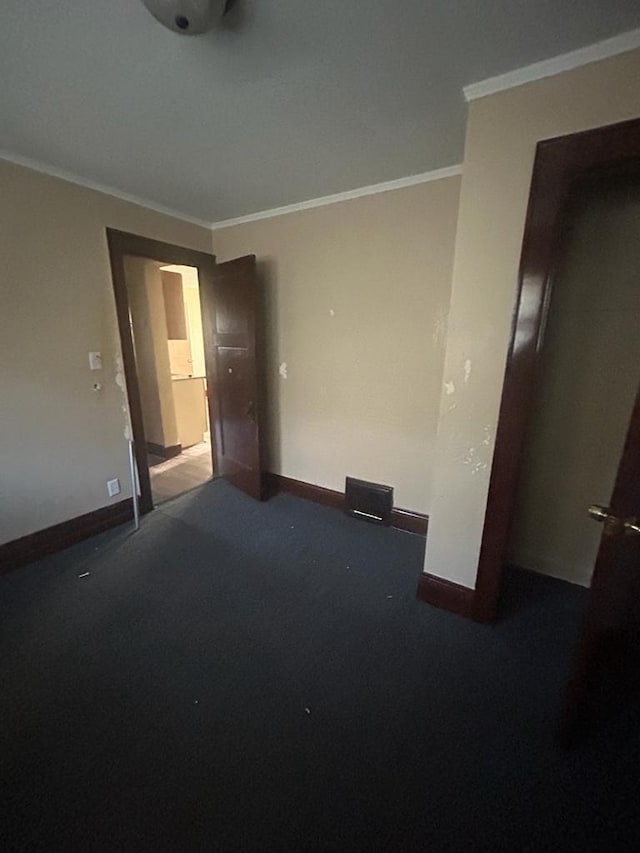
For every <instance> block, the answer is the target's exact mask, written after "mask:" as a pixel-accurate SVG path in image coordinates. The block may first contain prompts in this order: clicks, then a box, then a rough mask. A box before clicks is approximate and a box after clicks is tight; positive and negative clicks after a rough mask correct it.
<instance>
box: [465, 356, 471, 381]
mask: <svg viewBox="0 0 640 853" xmlns="http://www.w3.org/2000/svg"><path fill="white" fill-rule="evenodd" d="M470 376H471V359H470V358H468V359H467V360H466V361H465V363H464V384H465V385H466V384H467V382H468V381H469V377H470Z"/></svg>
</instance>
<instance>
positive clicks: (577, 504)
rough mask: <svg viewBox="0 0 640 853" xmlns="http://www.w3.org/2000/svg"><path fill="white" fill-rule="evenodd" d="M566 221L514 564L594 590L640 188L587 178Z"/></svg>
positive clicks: (627, 352) (620, 415)
mask: <svg viewBox="0 0 640 853" xmlns="http://www.w3.org/2000/svg"><path fill="white" fill-rule="evenodd" d="M565 219H566V223H567V227H566V228H565V235H564V240H563V249H562V252H561V254H560V258H559V263H558V268H557V272H556V274H555V275H554V280H553V288H552V292H551V298H550V300H549V305H548V312H547V318H546V326H545V330H544V334H543V336H542V340H541V350H540V361H539V378H538V382H537V386H536V390H535V394H534V400H533V406H532V416H531V420H530V424H529V428H528V431H527V437H526V440H525V445H524V453H523V461H522V465H521V472H520V477H519V481H518V491H517V495H516V500H515V505H514V515H513V523H512V529H511V533H510V537H509V543H508V550H507V563H508V564H511V565H514V566H517V567H519V568H524V569H528V570H530V571H534V572H537V573H541V574H545V575H550V576H552V577H555V578H559V579H561V580H564V581H568V582H569V583H573V584H579V585H580V586H584V587H589V586H590V584H591V577H592V573H593V569H594V565H595V563H596V557H597V555H598V549H599V547H600V538H601V534H602V529H601V527H600V526H599V525H598V524H594V521H593V519H592V518H590V516H589V513H588V509H589V506H590V505H594V504H596V505H602V506H608V505H609V504H610V501H611V496H612V493H613V490H614V485H615V482H616V475H617V472H618V465H619V462H620V458H621V456H622V451H623V447H624V443H625V437H626V434H627V430H628V426H629V422H630V418H631V413H632V411H633V407H634V401H635V398H636V394H637V391H638V385H639V384H640V334H639V332H640V287H638V270H639V269H640V185H639V184H638V183H635V182H629V180H628V179H625V180H624V181H619V180H616V181H606V182H603V181H602V180H596V181H589V182H586V183H583V184H582V185H581V186H580V187H578V188H576V189H575V190H574V193H573V198H572V203H571V205H570V207H569V208H568V209H567V212H566V214H565Z"/></svg>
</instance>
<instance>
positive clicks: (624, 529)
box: [587, 504, 640, 535]
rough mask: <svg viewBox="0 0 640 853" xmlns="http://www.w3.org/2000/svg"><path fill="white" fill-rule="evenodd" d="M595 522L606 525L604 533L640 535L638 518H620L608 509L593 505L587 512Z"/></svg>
mask: <svg viewBox="0 0 640 853" xmlns="http://www.w3.org/2000/svg"><path fill="white" fill-rule="evenodd" d="M587 512H588V513H589V516H590V517H591V518H593V519H594V521H602V522H603V523H604V532H605V533H607V534H609V535H612V534H614V533H640V521H639V520H638V519H637V518H619V517H618V516H617V515H612V514H611V513H610V512H609V508H608V507H604V506H600V505H599V504H593V505H592V506H590V507H589V509H588V510H587Z"/></svg>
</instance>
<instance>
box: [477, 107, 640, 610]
mask: <svg viewBox="0 0 640 853" xmlns="http://www.w3.org/2000/svg"><path fill="white" fill-rule="evenodd" d="M638 174H640V119H632V120H630V121H624V122H620V123H618V124H612V125H607V126H605V127H599V128H595V129H594V130H587V131H583V132H580V133H574V134H570V135H567V136H561V137H557V138H555V139H548V140H544V141H542V142H539V143H538V145H537V147H536V155H535V161H534V166H533V175H532V179H531V190H530V195H529V204H528V208H527V218H526V223H525V231H524V238H523V243H522V254H521V257H520V269H519V273H518V284H517V299H516V306H515V309H514V315H513V320H512V328H511V342H510V345H509V351H508V356H507V363H506V368H505V375H504V384H503V389H502V400H501V403H500V414H499V419H498V427H497V432H496V443H495V449H494V454H493V463H492V467H491V478H490V481H489V494H488V499H487V507H486V512H485V519H484V528H483V533H482V544H481V547H480V557H479V562H478V574H477V579H476V590H475V594H474V597H473V608H472V615H473V618H474V619H476V620H477V621H479V622H493V621H495V619H496V615H497V609H498V600H499V597H500V591H501V586H502V574H503V566H504V560H505V557H506V550H507V546H508V540H509V534H510V530H511V522H512V518H513V511H514V505H515V498H516V491H517V488H518V479H519V473H520V465H521V461H522V452H523V448H524V441H525V436H526V433H527V429H528V426H529V423H530V420H531V415H532V406H533V401H534V396H535V390H536V380H537V378H538V375H539V372H540V360H541V347H542V339H543V335H544V328H545V322H546V318H547V315H548V312H549V302H550V297H551V290H552V287H553V277H554V273H555V270H556V268H557V264H558V262H559V260H560V256H561V250H562V248H563V235H564V228H565V227H566V224H567V223H566V212H567V208H568V205H569V202H570V199H571V196H572V191H573V189H574V188H575V187H576V185H577V183H578V182H579V181H581V180H584V179H586V178H589V177H591V176H593V177H596V176H601V175H602V176H604V177H606V176H611V177H614V176H615V177H617V178H620V177H625V176H632V175H634V176H637V175H638Z"/></svg>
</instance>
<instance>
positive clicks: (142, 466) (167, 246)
mask: <svg viewBox="0 0 640 853" xmlns="http://www.w3.org/2000/svg"><path fill="white" fill-rule="evenodd" d="M107 244H108V247H109V259H110V261H111V279H112V281H113V290H114V294H115V300H116V313H117V317H118V329H119V331H120V343H121V347H122V362H123V365H124V375H125V382H126V386H127V397H128V401H129V413H130V416H131V430H132V433H133V446H134V452H135V457H136V464H137V468H138V480H139V484H140V512H142V513H147V512H150V511H151V510H152V509H153V495H152V492H151V477H150V475H149V456H148V451H147V443H146V438H145V431H144V420H143V416H142V400H141V397H140V383H139V380H138V370H137V365H136V356H135V348H134V344H133V335H132V334H131V325H130V319H129V318H130V306H129V294H128V291H127V282H126V275H125V266H124V259H125V257H126V256H133V257H137V258H145V259H147V260H150V261H158V262H159V263H162V264H167V265H169V264H176V265H179V266H189V267H195V268H196V269H197V270H198V278H199V280H200V281H202V277H203V275H206V274H207V273H210V272H211V271H212V269H213V267H214V265H215V261H216V259H215V255H210V254H207V253H206V252H199V251H197V250H196V249H187V248H185V247H183V246H176V245H174V244H173V243H163V242H161V241H159V240H152V239H151V238H149V237H141V236H140V235H138V234H129V233H128V232H126V231H117V230H116V229H114V228H107ZM213 426H214V425H213V424H212V425H211V427H212V428H211V448H212V454H213V457H214V459H215V456H216V448H215V440H214V433H215V429H213ZM214 470H215V463H214Z"/></svg>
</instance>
